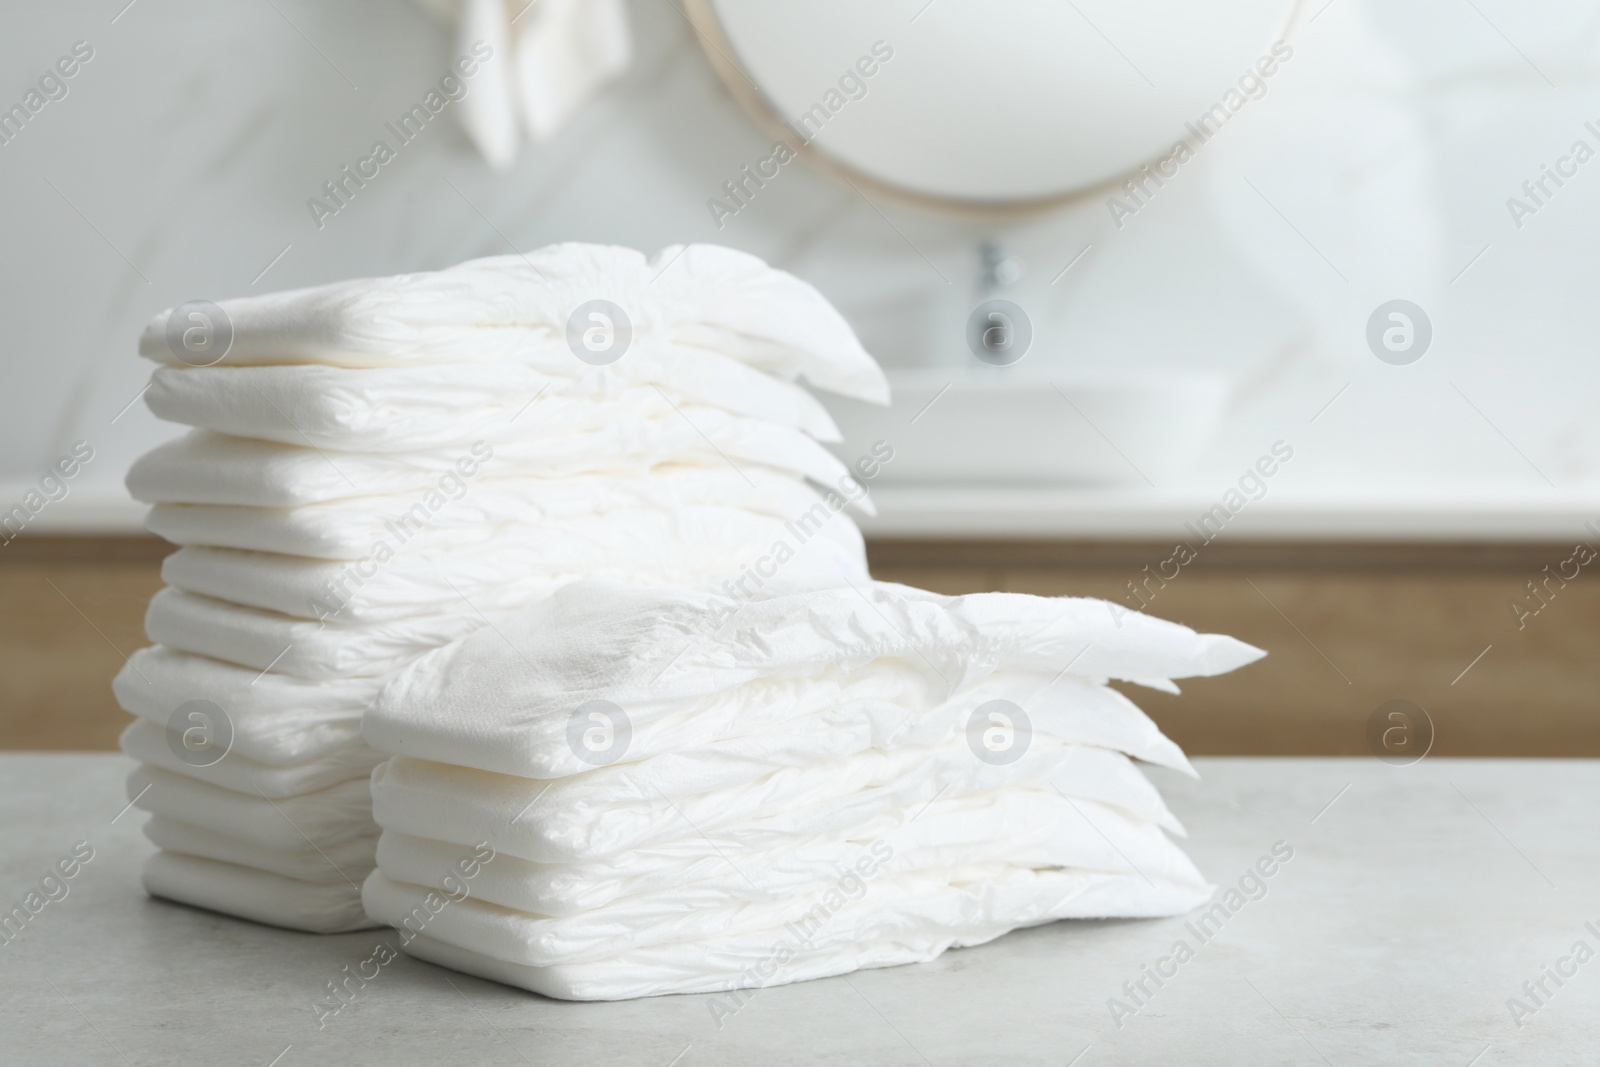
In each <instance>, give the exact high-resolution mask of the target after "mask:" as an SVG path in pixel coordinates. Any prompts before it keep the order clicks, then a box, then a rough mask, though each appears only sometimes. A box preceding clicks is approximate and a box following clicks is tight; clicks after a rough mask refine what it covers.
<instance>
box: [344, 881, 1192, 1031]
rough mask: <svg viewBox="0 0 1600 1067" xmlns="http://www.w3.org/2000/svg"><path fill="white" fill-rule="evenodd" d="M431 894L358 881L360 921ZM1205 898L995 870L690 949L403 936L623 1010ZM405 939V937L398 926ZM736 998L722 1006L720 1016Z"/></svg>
mask: <svg viewBox="0 0 1600 1067" xmlns="http://www.w3.org/2000/svg"><path fill="white" fill-rule="evenodd" d="M432 892H433V890H430V889H427V888H424V887H421V886H410V885H403V884H397V883H395V882H392V881H390V880H389V879H388V878H386V877H385V876H384V873H383V871H382V870H376V871H373V872H372V874H371V875H369V876H368V877H367V881H366V883H365V886H364V889H363V894H362V896H363V900H364V901H365V902H366V906H367V911H368V914H370V915H371V916H372V917H373V918H374V919H376V920H379V921H381V922H385V923H389V924H391V925H395V926H396V927H401V924H403V923H404V922H405V920H406V919H407V918H408V917H410V916H412V915H413V914H414V913H415V910H416V909H417V908H419V907H423V908H425V907H426V904H427V898H428V895H429V894H430V893H432ZM1209 892H1210V890H1209V887H1206V888H1198V887H1194V886H1190V885H1176V884H1169V883H1165V882H1160V881H1153V880H1147V879H1145V878H1142V877H1140V876H1138V875H1126V874H1106V873H1101V872H1096V871H1081V870H1073V871H1061V870H1031V869H1028V868H1021V867H1006V866H1000V865H995V866H992V867H989V868H980V869H977V870H972V871H966V870H963V871H961V872H960V874H959V875H958V876H956V877H951V876H949V875H946V876H943V877H941V876H939V875H935V874H931V873H930V874H925V875H921V876H918V877H912V878H885V879H882V880H881V881H875V882H872V883H869V888H868V890H867V892H866V893H865V894H864V895H863V896H862V897H860V898H859V899H856V900H850V899H849V898H848V897H844V896H843V894H841V895H840V897H841V899H842V903H841V904H840V906H839V907H838V908H837V910H835V909H833V908H832V907H831V903H832V902H831V901H830V900H828V899H827V898H826V896H824V899H822V900H818V901H815V902H812V904H811V910H809V911H808V912H807V913H806V915H808V916H809V918H804V917H803V918H802V921H801V922H799V923H793V922H791V923H788V924H782V923H780V924H778V925H776V926H771V927H767V928H744V929H739V930H734V931H710V932H708V934H707V936H705V937H703V938H702V939H700V940H697V941H692V942H675V943H672V944H666V945H656V946H651V947H645V948H637V949H633V950H630V951H624V952H621V953H616V954H613V955H608V956H585V957H581V958H578V959H574V960H564V959H560V958H558V957H556V956H555V955H554V954H553V953H552V952H550V951H548V950H547V949H546V948H545V947H544V946H543V945H541V943H540V935H541V934H542V933H543V930H542V929H541V927H540V925H539V924H540V922H541V920H540V919H539V918H537V917H534V916H530V915H528V914H526V913H523V912H518V911H513V910H510V909H507V908H500V907H496V906H495V905H492V904H485V903H481V902H479V901H476V900H472V899H470V898H468V899H465V900H462V901H460V902H457V903H451V904H449V905H447V906H445V907H443V908H442V909H440V910H439V911H438V913H437V914H434V915H433V916H432V918H431V920H430V921H429V923H428V924H427V925H426V926H425V927H423V932H421V933H419V934H417V935H415V936H411V937H409V938H407V937H404V936H403V937H402V940H403V947H404V948H405V951H406V952H408V953H410V954H411V955H414V956H417V957H419V958H420V959H425V960H430V961H432V962H434V963H439V964H442V965H444V966H446V967H454V968H456V969H457V970H462V971H466V972H468V973H469V974H476V975H479V976H481V977H484V978H489V979H492V980H494V981H498V982H504V983H506V984H508V985H514V986H520V987H521V988H523V989H528V990H532V991H533V992H535V993H540V994H542V995H544V996H548V997H558V998H561V999H565V1000H621V999H626V998H630V997H641V996H654V995H658V994H662V993H716V992H722V991H726V990H731V989H743V988H752V987H756V988H759V987H764V986H773V985H784V984H787V983H789V982H799V981H806V980H809V979H813V978H826V977H828V976H830V975H836V974H848V973H849V972H851V971H855V970H861V969H864V968H868V967H890V966H895V965H898V964H903V963H923V962H926V961H928V960H931V959H934V958H935V957H937V956H939V955H940V954H941V953H943V952H944V951H945V950H946V949H948V948H952V947H957V948H959V947H964V946H969V945H981V944H983V943H984V942H986V941H992V940H993V939H995V938H996V937H999V936H1000V935H1001V934H1004V933H1007V932H1009V931H1011V930H1015V929H1018V928H1021V927H1025V926H1036V925H1038V924H1040V923H1046V922H1053V921H1055V920H1058V919H1076V918H1106V917H1122V918H1141V917H1146V916H1158V915H1172V914H1177V913H1181V912H1183V911H1186V910H1188V909H1190V908H1192V907H1195V906H1196V905H1198V904H1200V903H1201V902H1203V901H1204V900H1205V899H1206V897H1207V896H1208V895H1209ZM401 928H402V929H403V927H401ZM738 1003H739V1001H737V1000H731V999H730V1004H731V1005H737V1004H738Z"/></svg>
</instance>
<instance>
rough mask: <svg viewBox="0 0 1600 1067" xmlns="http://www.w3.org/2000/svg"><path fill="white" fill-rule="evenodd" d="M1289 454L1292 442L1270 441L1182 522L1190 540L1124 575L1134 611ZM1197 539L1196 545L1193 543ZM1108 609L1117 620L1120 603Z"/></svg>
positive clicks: (1259, 494) (1261, 492)
mask: <svg viewBox="0 0 1600 1067" xmlns="http://www.w3.org/2000/svg"><path fill="white" fill-rule="evenodd" d="M1293 458H1294V446H1293V445H1291V444H1289V443H1288V442H1287V441H1274V442H1273V443H1272V448H1271V449H1270V450H1269V451H1268V452H1267V453H1265V454H1263V455H1262V456H1261V457H1260V458H1258V459H1257V460H1256V461H1255V463H1254V464H1253V465H1252V466H1250V467H1247V468H1245V471H1244V473H1243V474H1241V475H1240V476H1239V484H1238V485H1237V486H1236V487H1232V488H1229V489H1228V491H1227V492H1225V493H1223V494H1222V499H1221V500H1219V501H1218V502H1217V503H1215V504H1213V505H1211V507H1209V508H1207V509H1206V510H1205V511H1204V512H1202V513H1201V515H1200V517H1199V518H1198V519H1196V520H1195V521H1194V522H1186V523H1184V524H1183V528H1184V530H1185V531H1186V532H1187V533H1188V534H1189V535H1190V537H1191V538H1192V540H1184V541H1180V542H1178V543H1177V544H1176V545H1174V546H1173V547H1172V555H1170V556H1168V557H1167V558H1166V559H1164V560H1161V561H1160V562H1159V563H1157V564H1155V569H1154V570H1152V569H1151V566H1150V564H1148V563H1147V564H1145V566H1144V570H1143V571H1142V572H1141V576H1139V577H1135V578H1130V579H1128V581H1127V582H1126V583H1125V584H1126V586H1127V589H1128V592H1127V593H1126V594H1124V599H1128V598H1130V597H1131V598H1135V599H1137V601H1138V603H1136V604H1134V609H1135V610H1137V611H1143V610H1144V609H1145V608H1146V607H1148V606H1149V605H1150V604H1151V602H1153V601H1154V600H1155V598H1156V594H1157V593H1159V592H1160V591H1161V590H1163V589H1165V588H1166V587H1167V583H1168V582H1170V581H1173V580H1174V579H1176V578H1177V577H1178V575H1179V574H1181V573H1182V572H1183V568H1184V567H1186V566H1188V565H1189V564H1191V563H1193V562H1194V561H1195V560H1196V559H1198V558H1199V556H1200V549H1201V548H1204V547H1205V546H1206V545H1209V544H1210V543H1211V542H1212V541H1214V540H1216V539H1217V537H1218V536H1219V535H1220V534H1221V533H1222V530H1223V528H1224V527H1225V526H1227V525H1228V523H1229V522H1230V521H1232V519H1233V517H1234V516H1235V515H1238V514H1239V513H1240V512H1241V511H1243V510H1244V509H1245V508H1246V507H1247V506H1249V505H1250V504H1253V503H1255V502H1256V501H1259V500H1261V499H1262V498H1264V497H1265V496H1266V495H1267V492H1268V479H1270V478H1271V477H1272V476H1273V475H1275V474H1277V473H1278V471H1279V470H1280V469H1282V467H1283V465H1284V464H1286V463H1288V462H1289V461H1290V460H1291V459H1293ZM1197 541H1198V542H1199V546H1198V547H1197V546H1196V544H1195V542H1197ZM1111 609H1112V615H1113V617H1115V618H1117V621H1118V623H1119V624H1120V622H1121V617H1120V616H1117V614H1116V613H1117V612H1119V611H1121V610H1123V609H1122V607H1121V605H1119V604H1111Z"/></svg>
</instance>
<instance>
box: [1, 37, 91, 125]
mask: <svg viewBox="0 0 1600 1067" xmlns="http://www.w3.org/2000/svg"><path fill="white" fill-rule="evenodd" d="M93 58H94V48H93V46H91V45H90V44H89V42H88V41H74V42H73V45H72V51H71V52H70V53H68V54H67V55H64V56H62V57H61V58H60V59H57V60H56V61H55V63H54V64H53V65H52V66H51V67H50V68H49V69H47V70H46V71H45V72H44V73H43V74H41V75H39V77H38V80H37V81H36V82H35V83H34V85H32V86H30V87H29V89H28V91H27V92H26V93H23V94H22V100H21V102H20V103H16V104H12V105H11V106H10V107H9V108H6V109H5V110H3V111H0V147H3V146H5V145H9V144H10V143H11V142H12V141H14V140H16V139H17V137H18V136H19V135H20V134H21V133H22V130H23V128H24V127H26V126H27V125H28V123H30V122H32V121H33V117H34V116H35V115H37V114H39V112H41V111H43V110H44V109H45V106H46V105H48V104H50V103H53V102H55V101H57V100H65V99H66V98H67V93H68V92H70V91H71V87H70V86H68V85H67V82H68V81H69V80H71V79H72V78H75V77H77V75H78V72H79V71H80V70H82V69H83V66H84V64H86V63H88V62H89V60H91V59H93Z"/></svg>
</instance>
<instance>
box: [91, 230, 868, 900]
mask: <svg viewBox="0 0 1600 1067" xmlns="http://www.w3.org/2000/svg"><path fill="white" fill-rule="evenodd" d="M140 350H141V352H142V353H143V354H144V355H145V356H147V357H149V358H151V359H153V360H156V361H157V362H159V363H161V364H162V366H161V367H160V368H159V369H157V370H156V371H155V373H154V376H153V378H152V381H151V385H150V389H149V391H148V394H147V402H148V403H149V405H150V407H151V409H152V410H153V411H154V412H155V413H156V414H157V415H159V416H160V417H162V418H164V419H168V420H170V421H174V422H179V423H183V424H185V425H188V426H190V427H193V429H192V430H191V432H190V433H189V434H187V435H186V436H184V437H182V438H179V439H178V440H176V441H174V442H172V443H170V444H167V445H164V446H162V447H160V448H157V449H155V450H154V451H152V452H151V453H149V454H148V455H146V456H144V457H142V458H141V459H140V460H139V461H138V462H137V463H135V464H134V466H133V469H132V471H131V472H130V474H129V476H128V487H129V490H130V491H131V492H132V494H133V496H134V497H135V498H136V499H139V500H141V501H145V502H148V503H150V504H151V505H153V506H152V509H151V511H150V515H149V519H148V526H149V528H150V529H151V530H152V531H154V532H156V533H158V534H160V535H161V536H162V537H164V538H166V539H167V540H169V541H172V542H174V543H175V544H177V545H179V546H180V548H179V550H178V551H177V552H176V553H174V554H173V555H171V556H169V557H168V558H167V560H166V561H165V563H164V565H163V567H162V576H163V578H164V579H165V581H166V583H167V588H165V589H163V590H162V591H161V592H159V593H158V594H157V595H156V596H155V598H154V599H153V600H152V601H151V604H150V609H149V612H148V614H147V616H146V630H147V632H148V634H149V636H150V638H151V639H152V640H153V641H156V642H158V644H157V645H156V646H155V647H153V648H148V649H145V650H143V651H141V652H139V653H137V654H136V655H135V656H133V657H132V658H131V661H130V663H129V665H128V666H127V668H126V669H124V670H123V671H122V673H121V674H120V675H119V676H118V678H117V681H116V685H115V690H116V693H117V696H118V699H119V700H120V701H121V703H122V706H123V707H124V708H126V709H127V710H128V711H129V712H131V713H132V714H133V715H134V716H135V717H136V718H135V722H134V724H133V725H132V726H130V727H129V728H128V730H127V731H126V733H125V734H124V737H123V747H124V749H125V750H126V751H127V752H128V753H129V754H130V755H132V756H133V757H134V758H136V759H137V760H139V761H140V763H141V766H140V767H139V769H138V770H136V771H135V772H134V774H133V776H132V777H131V778H130V780H129V783H128V789H129V796H130V797H132V798H135V802H136V803H137V804H138V806H139V807H141V808H142V809H144V810H146V811H149V812H150V813H151V814H152V816H153V817H152V819H151V820H150V822H149V823H148V828H147V832H148V835H149V837H150V838H151V840H152V841H154V842H155V843H156V844H157V845H158V846H159V847H160V848H161V851H160V852H159V853H157V855H156V856H155V857H154V858H153V859H152V860H151V862H150V864H149V866H148V867H147V869H146V872H145V885H146V887H147V889H148V890H149V891H150V892H151V893H153V894H156V895H158V896H163V897H167V898H171V899H175V900H180V901H184V902H187V903H191V904H197V905H200V906H204V907H208V908H212V909H215V910H219V911H225V912H229V913H232V914H236V915H242V916H245V917H247V918H252V919H256V920H259V921H263V922H270V923H275V924H278V925H282V926H289V927H294V928H296V929H304V930H314V931H322V932H330V931H337V930H345V929H351V928H355V927H358V926H361V925H366V924H368V920H367V918H366V916H365V915H364V913H363V911H362V907H361V900H360V888H359V887H360V885H361V882H362V879H363V878H364V877H365V876H366V874H367V873H368V872H369V871H370V870H371V869H372V867H373V863H374V849H375V846H376V835H377V827H376V825H375V824H374V823H373V821H372V815H371V803H370V793H369V789H368V784H367V779H368V777H369V774H370V772H371V770H372V768H373V767H374V765H376V764H377V763H378V762H379V760H380V759H381V757H380V756H379V755H378V754H377V753H375V752H374V751H373V750H371V749H370V748H368V747H367V745H366V744H365V743H364V742H363V741H362V739H361V736H360V722H361V716H362V713H363V711H364V710H365V709H366V708H367V707H368V706H369V705H370V703H371V702H372V700H373V698H374V697H375V695H376V694H377V692H378V691H379V689H380V688H381V686H382V685H383V683H384V682H385V681H386V680H387V679H388V678H389V677H391V676H392V675H393V674H394V673H395V672H396V671H398V670H400V669H402V668H403V667H405V666H406V665H407V664H409V663H411V662H412V661H414V660H415V659H416V658H417V657H418V656H420V655H421V654H423V653H424V652H426V651H428V650H430V649H433V648H436V647H438V646H439V645H442V644H444V643H446V642H449V641H452V640H455V639H457V638H460V637H463V636H465V635H467V634H470V633H472V632H474V631H476V630H478V629H480V628H483V629H484V630H485V632H487V633H490V634H495V633H497V632H499V626H500V624H501V622H502V621H503V620H505V619H506V618H508V617H509V616H510V615H511V614H512V613H513V612H515V611H517V610H518V609H521V608H523V607H526V606H527V605H529V604H532V603H535V602H537V601H539V600H541V599H543V598H545V597H548V596H549V595H550V594H551V593H553V592H554V591H556V590H557V589H560V588H561V587H562V586H564V585H566V584H567V583H569V582H572V581H574V580H577V579H582V578H593V577H603V578H606V579H609V580H611V581H615V582H619V583H625V584H634V585H663V584H668V585H682V586H689V587H696V588H717V587H719V586H720V585H721V584H722V583H723V582H724V581H725V580H727V579H729V578H730V577H735V576H740V575H741V572H742V571H743V569H744V568H746V567H749V566H751V565H752V564H753V563H754V562H755V561H757V560H761V559H766V560H768V562H769V563H770V562H771V560H772V558H773V557H774V556H777V557H778V558H779V561H780V563H781V566H779V565H773V566H769V567H764V568H762V574H763V577H762V579H761V580H760V581H761V583H764V584H767V585H768V589H769V591H770V589H783V588H807V587H813V586H815V585H818V584H833V583H837V582H838V581H839V580H840V576H841V575H843V576H845V577H846V578H847V579H848V580H862V581H864V580H865V579H866V562H865V553H864V549H863V546H862V541H861V535H860V531H859V530H858V529H857V528H856V527H855V525H854V523H853V522H851V521H850V519H849V518H848V517H847V516H844V515H842V514H840V511H841V510H842V509H843V508H844V507H845V505H846V503H847V502H849V501H855V502H858V503H864V499H863V498H864V495H865V491H864V488H863V487H862V485H861V483H860V482H859V480H858V477H857V475H858V474H859V473H863V472H864V473H866V474H868V475H870V474H871V473H872V471H873V470H875V469H876V465H877V463H878V462H879V461H880V460H881V459H882V458H883V457H882V456H878V457H865V460H866V463H865V465H864V466H863V467H861V468H859V469H858V471H857V472H856V473H852V471H851V470H850V469H847V468H846V466H845V465H844V464H843V463H841V462H840V461H839V460H838V459H837V458H835V457H834V456H833V455H832V454H831V453H829V452H828V451H827V450H826V449H825V448H823V447H822V446H821V445H820V444H819V443H818V441H819V440H836V439H837V431H836V430H835V428H834V426H833V424H832V422H831V420H830V419H829V418H828V415H827V413H826V412H825V411H824V410H823V408H822V407H821V405H820V404H819V403H818V402H817V400H816V399H815V398H814V397H812V396H811V395H810V394H809V393H808V392H807V391H806V390H805V389H804V388H802V387H801V386H800V384H799V383H798V381H799V379H802V378H804V379H805V380H806V381H808V382H810V383H811V384H813V385H816V386H819V387H822V388H828V389H835V390H839V391H842V392H844V393H847V394H849V395H852V396H857V397H861V398H865V399H875V400H879V401H882V400H883V399H885V398H886V385H885V383H884V380H883V376H882V374H881V372H880V371H879V370H878V368H877V366H876V364H874V363H873V361H872V359H871V357H870V356H868V355H867V354H866V352H865V351H864V350H863V349H862V348H861V346H860V344H859V343H858V342H857V341H856V339H855V337H854V335H853V334H852V333H851V332H850V329H849V327H848V326H847V325H846V324H845V322H844V321H843V319H842V318H840V316H839V315H838V313H837V312H836V311H834V309H833V308H832V307H830V306H829V305H828V304H827V302H826V301H825V300H824V299H823V298H822V297H821V296H820V295H819V294H818V293H817V292H816V291H815V290H814V289H812V288H811V287H810V286H808V285H806V284H804V283H803V282H800V281H799V280H798V279H796V278H793V277H791V276H790V275H787V274H784V273H783V272H781V271H776V270H772V269H771V268H769V267H767V266H766V265H765V264H762V263H761V262H760V261H759V260H756V259H754V258H753V257H750V256H747V255H743V254H742V253H738V252H734V251H731V250H728V249H722V248H715V247H710V246H691V247H688V248H672V249H667V250H666V251H664V252H662V253H661V254H660V255H659V256H658V257H657V258H656V259H655V260H654V261H650V260H646V258H645V257H644V256H642V255H640V254H639V253H637V252H632V251H629V250H626V249H618V248H603V247H597V246H591V245H558V246H553V247H551V248H547V249H543V250H541V251H539V252H536V253H532V254H530V255H529V256H526V257H524V256H506V257H498V258H494V259H486V260H478V261H474V262H470V263H465V264H462V265H460V266H458V267H455V268H452V269H450V270H446V271H441V272H437V273H431V274H416V275H402V276H399V277H395V278H382V279H375V280H366V281H356V282H345V283H339V284H336V285H330V286H324V287H321V288H317V289H307V290H300V291H295V292H289V293H279V294H272V295H268V296H261V297H250V298H246V299H241V300H233V301H226V302H224V303H223V304H222V305H220V306H219V305H214V304H203V303H199V304H195V305H183V306H181V307H179V308H177V309H174V310H173V311H172V312H169V313H167V314H166V315H163V316H160V317H158V318H157V319H156V321H154V322H153V323H152V324H151V325H150V327H149V328H148V329H147V330H146V331H145V335H144V337H143V339H142V341H141V345H140ZM779 545H782V546H784V547H783V550H782V551H778V552H775V546H779ZM532 666H533V665H532V664H524V667H525V668H527V669H532Z"/></svg>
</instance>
